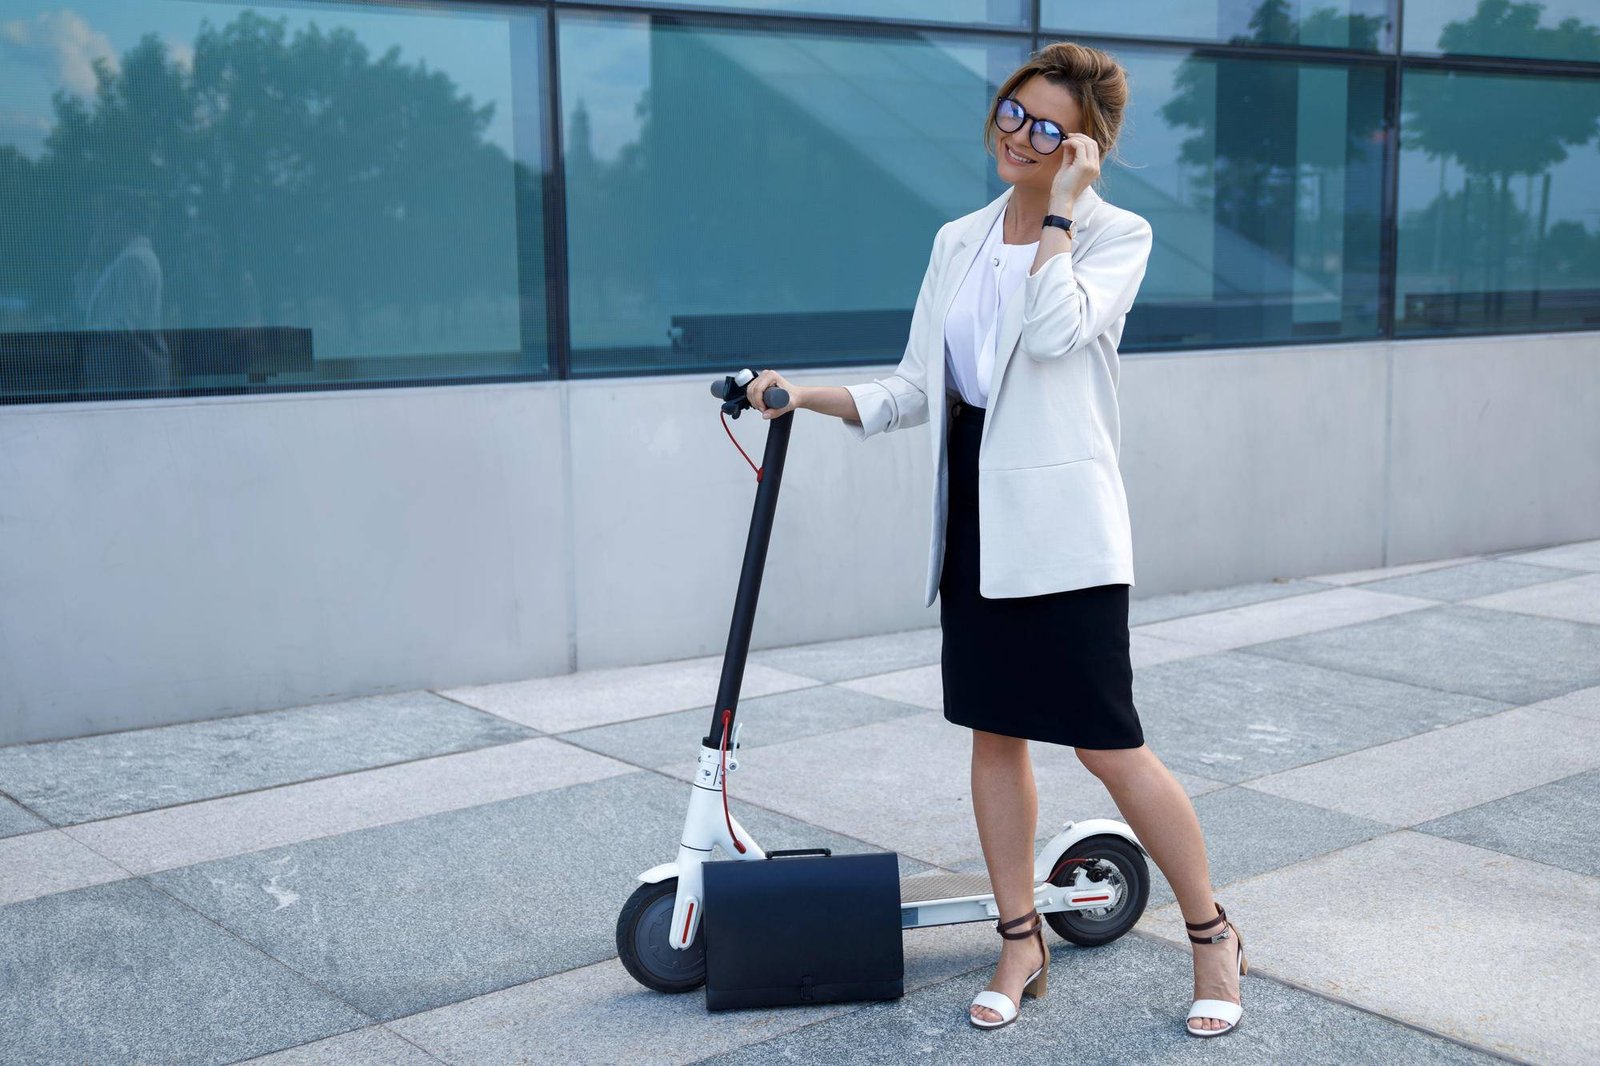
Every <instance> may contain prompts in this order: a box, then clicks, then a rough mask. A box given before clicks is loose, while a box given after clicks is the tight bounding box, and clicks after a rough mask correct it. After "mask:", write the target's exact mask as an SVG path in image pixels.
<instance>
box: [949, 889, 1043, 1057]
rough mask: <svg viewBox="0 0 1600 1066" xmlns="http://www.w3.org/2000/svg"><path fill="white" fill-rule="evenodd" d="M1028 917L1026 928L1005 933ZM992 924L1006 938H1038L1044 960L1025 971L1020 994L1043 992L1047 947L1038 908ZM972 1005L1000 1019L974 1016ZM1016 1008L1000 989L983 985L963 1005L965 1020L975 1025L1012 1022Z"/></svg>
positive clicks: (988, 1026) (994, 1026) (995, 1025)
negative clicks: (980, 989) (1007, 920)
mask: <svg viewBox="0 0 1600 1066" xmlns="http://www.w3.org/2000/svg"><path fill="white" fill-rule="evenodd" d="M1029 920H1031V921H1032V922H1033V924H1032V925H1030V926H1028V928H1026V929H1020V930H1018V931H1017V932H1015V933H1008V932H1007V931H1006V930H1008V929H1012V928H1014V927H1016V926H1019V925H1021V924H1022V923H1023V922H1026V921H1029ZM994 928H995V932H997V933H999V934H1000V935H1001V936H1003V937H1005V938H1006V939H1007V940H1027V939H1028V938H1029V937H1034V936H1036V937H1038V938H1039V950H1040V951H1041V952H1043V954H1044V962H1043V963H1042V964H1040V966H1039V968H1038V969H1037V970H1035V971H1033V972H1032V973H1031V974H1029V975H1028V980H1027V983H1026V984H1024V985H1023V986H1022V994H1023V995H1024V996H1033V997H1034V998H1035V999H1037V998H1039V997H1040V996H1042V995H1044V994H1045V992H1046V991H1047V990H1048V988H1049V980H1050V949H1049V948H1048V947H1046V946H1045V943H1044V931H1043V930H1044V919H1042V918H1040V917H1039V912H1038V911H1037V910H1031V911H1029V912H1028V913H1027V914H1024V915H1023V916H1022V917H1020V918H1013V919H1011V920H1010V921H1009V922H1001V921H999V920H996V921H995V923H994ZM972 1007H988V1008H989V1009H990V1010H992V1011H994V1012H995V1013H996V1014H998V1015H1000V1020H999V1021H997V1022H991V1021H988V1020H987V1019H984V1018H978V1017H975V1016H974V1015H973V1013H972ZM1017 1012H1018V1007H1017V1005H1016V1004H1015V1003H1013V1002H1012V1001H1011V997H1010V996H1008V995H1006V994H1005V993H1004V992H996V991H994V990H992V989H988V988H986V989H984V990H983V991H982V992H979V993H978V994H977V995H976V996H975V997H973V1000H972V1005H971V1006H970V1007H968V1008H967V1021H969V1022H971V1023H972V1024H973V1025H974V1026H976V1027H977V1028H979V1029H999V1028H1001V1027H1002V1026H1006V1025H1010V1024H1011V1023H1012V1022H1014V1021H1016V1020H1017Z"/></svg>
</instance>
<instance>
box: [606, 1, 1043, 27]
mask: <svg viewBox="0 0 1600 1066" xmlns="http://www.w3.org/2000/svg"><path fill="white" fill-rule="evenodd" d="M617 2H619V3H623V4H638V5H639V6H640V7H651V6H654V5H655V2H656V0H617ZM1029 2H1030V0H686V3H685V4H684V5H683V6H687V7H704V8H719V7H726V8H733V9H736V10H739V11H772V12H782V13H785V14H797V15H840V16H843V17H845V18H860V19H908V20H910V21H913V22H951V23H968V24H970V25H974V26H981V25H992V26H1016V27H1019V28H1020V27H1025V26H1027V24H1028V19H1030V18H1031V17H1032V16H1031V15H1030V13H1029V10H1028V5H1029ZM674 6H679V5H676V4H674Z"/></svg>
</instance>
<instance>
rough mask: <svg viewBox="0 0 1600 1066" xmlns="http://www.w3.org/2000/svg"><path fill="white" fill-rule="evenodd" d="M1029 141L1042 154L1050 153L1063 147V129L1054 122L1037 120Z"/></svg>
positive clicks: (1029, 135)
mask: <svg viewBox="0 0 1600 1066" xmlns="http://www.w3.org/2000/svg"><path fill="white" fill-rule="evenodd" d="M1013 128H1015V127H1013ZM1028 141H1029V143H1030V144H1032V145H1033V147H1034V150H1035V151H1037V152H1039V153H1040V154H1042V155H1049V154H1050V153H1051V152H1053V151H1055V150H1056V149H1057V148H1059V147H1061V130H1060V128H1058V127H1057V126H1056V124H1055V123H1054V122H1048V121H1044V122H1035V123H1034V124H1033V129H1032V130H1031V131H1030V132H1029V134H1028Z"/></svg>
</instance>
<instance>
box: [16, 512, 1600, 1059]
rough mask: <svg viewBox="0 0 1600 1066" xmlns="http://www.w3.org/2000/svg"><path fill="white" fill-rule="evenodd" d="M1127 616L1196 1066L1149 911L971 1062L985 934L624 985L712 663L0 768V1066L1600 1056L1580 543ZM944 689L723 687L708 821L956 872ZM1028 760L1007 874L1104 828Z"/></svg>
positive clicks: (845, 684) (1595, 814)
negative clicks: (713, 990) (804, 986)
mask: <svg viewBox="0 0 1600 1066" xmlns="http://www.w3.org/2000/svg"><path fill="white" fill-rule="evenodd" d="M1132 621H1133V623H1134V625H1135V630H1134V636H1133V652H1134V659H1135V664H1136V666H1137V668H1138V669H1137V671H1136V678H1135V697H1136V700H1137V703H1138V706H1139V709H1140V713H1141V715H1142V717H1143V719H1144V721H1145V724H1146V731H1147V733H1148V735H1149V739H1150V742H1151V745H1152V746H1153V747H1154V748H1155V750H1156V751H1157V752H1158V753H1160V754H1161V755H1162V756H1163V758H1165V759H1166V761H1167V762H1168V764H1169V765H1170V766H1171V767H1172V768H1173V770H1174V771H1176V772H1177V773H1178V774H1179V776H1180V779H1181V780H1182V782H1183V784H1184V786H1185V787H1186V788H1187V789H1188V790H1189V791H1190V792H1191V793H1192V794H1193V795H1194V796H1195V804H1196V806H1197V808H1198V809H1199V812H1200V817H1201V821H1202V824H1203V825H1204V827H1205V829H1206V833H1207V836H1208V841H1209V844H1210V847H1211V850H1212V860H1213V873H1214V877H1215V880H1216V882H1217V884H1218V885H1219V892H1218V895H1219V898H1220V899H1221V900H1222V901H1223V902H1224V903H1225V904H1226V905H1227V907H1228V910H1229V913H1230V914H1231V915H1233V916H1234V917H1235V918H1236V919H1237V920H1238V922H1239V925H1240V927H1241V929H1242V930H1243V932H1244V936H1245V941H1246V943H1247V945H1248V947H1249V956H1250V960H1251V976H1250V977H1248V978H1246V979H1245V981H1244V1000H1245V1006H1246V1013H1245V1019H1244V1023H1243V1025H1242V1026H1241V1028H1240V1030H1239V1031H1238V1032H1237V1033H1235V1034H1233V1035H1231V1036H1228V1037H1226V1038H1225V1039H1223V1040H1221V1041H1198V1040H1193V1039H1190V1038H1188V1037H1186V1036H1185V1035H1184V1034H1183V1032H1182V1018H1183V1015H1184V1013H1185V1011H1186V1009H1187V1007H1188V999H1187V996H1188V992H1189V966H1188V953H1187V946H1186V943H1185V942H1184V941H1183V940H1182V928H1181V926H1180V924H1179V921H1180V919H1179V916H1178V915H1177V913H1176V912H1175V909H1174V907H1173V906H1172V903H1171V900H1172V897H1171V893H1170V891H1169V890H1168V889H1167V887H1166V885H1165V882H1164V881H1161V880H1160V878H1159V875H1156V883H1155V887H1154V889H1153V892H1152V898H1151V905H1150V909H1149V911H1148V912H1147V913H1146V915H1145V917H1144V919H1143V921H1142V922H1141V923H1140V926H1139V927H1138V929H1136V930H1135V931H1134V932H1133V933H1132V934H1130V935H1128V936H1126V937H1124V938H1123V939H1122V940H1121V941H1119V942H1117V943H1115V944H1112V945H1110V946H1108V947H1105V948H1100V949H1094V950H1084V949H1078V948H1074V947H1072V946H1070V945H1068V944H1067V943H1065V942H1064V941H1061V940H1059V939H1056V938H1054V937H1053V936H1052V937H1051V941H1052V945H1051V946H1052V952H1053V965H1052V967H1051V977H1052V978H1053V980H1052V982H1051V989H1050V995H1049V996H1048V997H1046V998H1045V999H1044V1000H1042V1001H1032V1000H1029V1001H1026V1002H1025V1004H1024V1010H1023V1015H1022V1018H1021V1020H1020V1021H1019V1023H1018V1024H1016V1025H1014V1026H1012V1027H1009V1028H1007V1029H1004V1030H1001V1031H998V1032H980V1031H978V1030H975V1029H972V1028H971V1027H969V1026H968V1025H967V1023H966V1019H965V1013H966V1005H967V1003H968V1002H969V1001H970V999H971V997H972V995H973V994H974V993H975V992H977V991H978V990H979V989H981V988H982V987H983V986H984V984H985V983H986V982H987V981H988V978H989V973H990V969H991V967H992V965H993V961H994V959H995V957H996V955H997V953H998V949H999V943H1000V942H999V939H998V938H997V937H996V936H995V935H994V933H993V931H992V928H991V926H990V925H989V924H988V923H974V924H968V925H960V926H951V927H945V928H937V929H916V930H909V931H908V932H907V933H906V939H905V947H906V976H907V994H906V996H905V997H904V998H903V999H901V1000H898V1001H894V1002H890V1003H881V1004H845V1005H834V1006H824V1007H811V1008H804V1007H797V1008H787V1009H781V1010H767V1011H741V1012H730V1013H719V1014H709V1013H708V1012H707V1011H706V1010H705V1006H704V1001H703V996H702V995H701V994H700V993H699V992H694V993H689V994H685V995H678V996H667V995H662V994H659V993H655V992H650V991H647V990H645V989H643V988H641V987H639V986H638V985H637V984H635V983H634V982H633V981H632V980H631V979H630V978H629V977H628V976H627V974H626V972H625V971H624V970H623V968H622V966H621V964H620V963H619V962H618V961H617V959H616V946H615V939H614V923H615V921H616V916H617V912H618V910H619V908H620V907H621V905H622V903H623V901H624V900H625V899H626V898H627V896H628V894H629V893H630V892H631V891H632V890H633V888H634V887H635V884H636V882H635V877H636V875H637V874H638V873H639V872H641V871H643V870H645V869H646V868H648V867H650V866H652V865H655V864H656V863H658V862H662V861H666V860H668V859H670V858H672V856H673V854H674V850H675V846H676V842H677V834H678V831H679V828H680V826H681V822H682V818H683V812H684V806H685V803H686V800H687V795H686V792H687V788H688V786H687V785H686V783H685V782H686V781H687V779H688V777H689V776H690V774H691V773H692V771H693V768H694V755H695V753H696V750H697V745H698V740H699V738H700V736H701V735H702V733H703V731H704V729H705V726H706V724H707V721H708V718H709V714H708V710H709V705H710V700H711V698H712V696H714V694H715V691H716V682H717V674H718V671H719V669H720V665H721V662H720V656H710V657H706V658H702V659H694V660H685V661H680V662H670V663H661V664H656V665H648V666H638V667H627V668H621V669H611V670H596V671H589V672H585V673H580V674H575V675H568V676H563V677H553V678H544V679H537V680H530V681H523V682H516V683H510V684H496V685H483V686H476V687H472V688H464V689H457V690H450V691H444V692H438V693H429V692H410V693H403V694H399V695H391V696H382V697H373V698H366V699H356V700H349V701H346V702H341V703H333V704H324V705H318V706H311V707H302V708H295V709H291V710H281V711H271V712H265V713H261V714H255V715H247V716H244V717H238V718H228V719H220V720H215V721H210V722H203V723H195V724H188V725H178V726H169V727H164V728H159V729H146V730H137V731H131V732H127V733H118V734H112V735H106V736H97V737H90V738H84V739H79V740H70V741H61V742H55V743H43V744H32V745H22V746H17V747H11V748H0V1062H4V1063H8V1064H9V1063H19V1064H23V1063H25V1064H44V1063H58V1062H59V1063H74V1064H80V1063H88V1064H94V1066H100V1064H109V1063H124V1062H126V1063H141V1064H143V1063H168V1062H175V1063H225V1062H233V1061H239V1060H253V1061H257V1062H264V1063H272V1064H275V1066H290V1064H307V1063H383V1064H390V1063H400V1064H409V1063H434V1062H449V1063H511V1062H528V1063H539V1062H562V1063H588V1062H597V1063H609V1062H628V1063H634V1062H639V1063H685V1062H694V1061H700V1060H706V1059H713V1058H714V1059H716V1060H717V1061H719V1062H729V1063H764V1062H802V1063H804V1062H816V1063H826V1064H828V1066H837V1064H839V1063H841V1062H851V1063H853V1062H883V1063H899V1062H907V1061H913V1060H925V1061H929V1062H936V1063H946V1062H979V1061H982V1062H1023V1061H1036V1062H1037V1061H1054V1062H1071V1063H1075V1064H1076V1063H1111V1062H1168V1061H1171V1062H1180V1061H1224V1060H1225V1061H1228V1062H1262V1063H1266V1062H1272V1063H1285V1062H1296V1063H1298V1062H1308V1063H1353V1062H1383V1063H1410V1062H1426V1063H1433V1062H1493V1061H1500V1060H1503V1059H1506V1058H1509V1059H1513V1060H1521V1061H1531V1062H1541V1063H1593V1062H1597V1061H1600V1030H1597V1028H1596V1026H1595V1021H1596V1018H1600V992H1597V991H1596V990H1597V989H1600V950H1597V949H1596V943H1597V934H1596V930H1597V929H1600V831H1597V829H1596V826H1597V825H1600V541H1590V542H1587V543H1582V544H1572V545H1565V546H1561V547H1555V548H1548V549H1543V550H1536V551H1525V552H1507V553H1502V554H1499V555H1496V556H1493V557H1475V558H1468V559H1452V560H1444V561H1440V562H1435V563H1427V564H1421V565H1414V566H1402V567H1394V568H1390V569H1388V570H1382V571H1370V572H1364V573H1351V574H1334V575H1321V576H1317V577H1310V578H1303V579H1296V580H1284V581H1276V582H1265V583H1261V584H1255V585H1247V586H1241V587H1238V588H1230V589H1222V590H1218V591H1211V592H1201V593H1191V594H1186V595H1174V596H1163V597H1157V598H1149V599H1136V600H1135V601H1134V605H1133V619H1132ZM939 651H940V638H939V631H938V630H937V629H928V630H919V631H913V632H907V633H897V634H890V635H887V636H881V637H870V638H863V639H859V640H847V641H837V642H830V643H825V644H814V645H806V646H800V647H789V648H776V649H770V650H765V651H760V652H756V653H755V654H754V655H753V656H752V659H751V662H750V665H749V667H748V669H747V671H746V674H745V680H744V694H743V698H742V702H741V718H742V720H743V721H744V722H745V730H744V742H745V746H744V756H743V760H742V762H743V765H742V767H741V768H740V770H739V771H738V772H737V773H735V774H734V775H733V776H732V778H731V781H730V789H731V795H732V802H733V805H734V808H735V810H736V811H737V812H738V813H739V815H740V817H741V818H742V819H743V820H744V822H745V824H746V825H747V827H748V828H749V829H750V831H751V832H752V833H753V834H755V835H756V837H757V839H759V840H760V841H761V842H762V844H763V845H764V846H765V847H767V848H769V849H771V848H785V847H807V846H816V845H828V846H831V847H832V848H834V850H835V852H836V853H838V852H845V853H848V852H854V851H867V850H880V849H893V850H896V851H898V852H900V854H901V862H902V872H903V873H915V872H918V871H922V870H928V869H932V868H934V867H943V868H947V869H952V870H974V869H982V858H981V855H980V849H979V847H978V841H977V835H976V831H975V829H974V827H973V824H972V812H971V806H970V799H969V795H968V788H967V772H968V771H967V757H968V743H969V740H968V737H969V734H968V733H967V731H966V730H963V729H961V728H959V727H956V726H951V725H949V724H948V723H947V722H945V720H944V718H943V717H942V715H941V714H940V709H939V708H940V700H939V667H938V660H939ZM841 750H848V751H850V752H853V753H855V755H856V761H855V763H854V768H855V771H856V772H855V775H854V776H852V777H849V778H847V779H844V780H838V779H837V777H838V775H837V773H836V772H835V771H834V766H835V754H836V753H837V752H839V751H841ZM1033 751H1034V759H1035V767H1036V773H1037V778H1038V782H1039V792H1040V808H1041V809H1040V821H1039V828H1040V836H1041V840H1042V839H1044V838H1047V837H1048V836H1050V835H1051V834H1053V832H1054V831H1055V830H1056V829H1057V828H1058V827H1059V825H1060V824H1061V822H1063V821H1065V820H1067V819H1069V818H1085V817H1091V816H1096V815H1111V816H1115V810H1114V809H1113V807H1112V805H1111V804H1110V801H1109V799H1108V798H1107V796H1106V795H1105V793H1104V791H1103V789H1101V788H1100V786H1099V785H1098V783H1097V782H1095V781H1094V780H1093V779H1092V778H1090V777H1089V776H1088V775H1087V773H1085V772H1084V770H1083V769H1082V768H1081V767H1080V766H1079V765H1078V763H1077V761H1076V760H1075V759H1074V758H1073V757H1072V755H1071V753H1070V752H1069V751H1067V750H1066V749H1062V748H1056V747H1053V746H1049V745H1042V744H1035V745H1033ZM818 781H827V782H828V784H829V787H827V788H819V787H818V786H817V782H818ZM258 1057H259V1058H258Z"/></svg>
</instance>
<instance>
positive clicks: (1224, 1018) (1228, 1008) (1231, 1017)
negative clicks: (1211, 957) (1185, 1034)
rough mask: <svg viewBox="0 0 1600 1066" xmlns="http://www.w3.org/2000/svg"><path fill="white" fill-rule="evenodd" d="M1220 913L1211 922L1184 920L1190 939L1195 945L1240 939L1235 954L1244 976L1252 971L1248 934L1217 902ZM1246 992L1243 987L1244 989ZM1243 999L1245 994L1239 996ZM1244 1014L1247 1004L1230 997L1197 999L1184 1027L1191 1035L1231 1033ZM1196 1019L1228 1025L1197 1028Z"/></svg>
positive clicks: (1240, 972)
mask: <svg viewBox="0 0 1600 1066" xmlns="http://www.w3.org/2000/svg"><path fill="white" fill-rule="evenodd" d="M1216 908H1217V916H1216V917H1215V918H1213V919H1211V920H1210V921H1209V922H1184V923H1183V924H1184V927H1185V928H1187V929H1188V930H1189V940H1190V941H1191V942H1193V943H1195V944H1219V943H1221V942H1222V941H1224V940H1229V939H1232V940H1235V941H1237V947H1236V949H1235V956H1236V957H1237V959H1238V961H1239V975H1240V976H1241V977H1242V976H1244V975H1245V974H1246V973H1248V972H1249V971H1250V967H1249V964H1248V963H1246V962H1245V961H1244V937H1242V936H1240V935H1239V931H1238V930H1237V929H1235V928H1234V927H1233V923H1232V922H1230V921H1228V912H1227V911H1225V910H1223V909H1222V904H1220V903H1218V904H1216ZM1210 930H1215V932H1211V933H1210V935H1209V936H1196V935H1195V934H1196V933H1206V932H1208V931H1210ZM1240 991H1241V992H1242V991H1243V990H1242V989H1241V990H1240ZM1239 998H1240V999H1241V1000H1242V999H1243V998H1244V997H1243V995H1241V996H1240V997H1239ZM1243 1016H1244V1005H1243V1004H1242V1003H1234V1002H1231V1001H1229V1000H1226V999H1197V1000H1195V1001H1194V1005H1193V1006H1192V1007H1190V1008H1189V1017H1188V1018H1187V1019H1186V1020H1185V1022H1184V1028H1185V1029H1187V1030H1188V1031H1189V1035H1190V1036H1202V1037H1204V1036H1221V1035H1222V1034H1224V1033H1231V1032H1233V1030H1234V1029H1235V1028H1237V1027H1238V1025H1239V1019H1240V1018H1242V1017H1243ZM1196 1018H1215V1019H1217V1020H1218V1021H1220V1022H1226V1023H1227V1024H1226V1025H1225V1026H1224V1027H1223V1028H1221V1029H1196V1028H1195V1027H1194V1025H1193V1022H1194V1020H1195V1019H1196Z"/></svg>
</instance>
